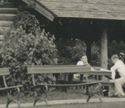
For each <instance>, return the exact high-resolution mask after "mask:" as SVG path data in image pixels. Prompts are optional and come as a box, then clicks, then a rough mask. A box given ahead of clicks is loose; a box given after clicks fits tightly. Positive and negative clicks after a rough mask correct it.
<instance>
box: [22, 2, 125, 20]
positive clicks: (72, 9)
mask: <svg viewBox="0 0 125 108" xmlns="http://www.w3.org/2000/svg"><path fill="white" fill-rule="evenodd" d="M23 1H25V2H27V3H28V2H31V1H32V2H33V1H34V3H36V7H35V9H36V10H37V11H39V12H40V13H41V14H43V15H44V16H45V17H47V18H48V19H50V20H53V19H54V18H55V17H68V18H70V17H71V18H92V19H112V20H125V0H23Z"/></svg>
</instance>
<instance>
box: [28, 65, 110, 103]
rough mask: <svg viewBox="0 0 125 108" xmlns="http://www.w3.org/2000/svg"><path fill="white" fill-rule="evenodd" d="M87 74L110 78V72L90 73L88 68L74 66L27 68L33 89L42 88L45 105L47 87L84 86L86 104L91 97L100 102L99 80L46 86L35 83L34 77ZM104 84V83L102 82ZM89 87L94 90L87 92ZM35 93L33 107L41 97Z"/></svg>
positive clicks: (100, 86) (45, 84)
mask: <svg viewBox="0 0 125 108" xmlns="http://www.w3.org/2000/svg"><path fill="white" fill-rule="evenodd" d="M69 73H70V74H76V73H77V74H87V75H97V76H98V75H99V76H100V75H101V76H110V74H111V73H110V72H105V71H104V72H100V71H91V67H90V66H76V65H44V66H40V65H37V66H28V74H29V75H31V76H32V84H33V86H32V87H33V88H34V89H35V88H37V87H41V88H44V89H42V90H43V94H44V96H45V102H46V103H47V94H48V88H49V87H77V86H78V87H81V86H86V89H87V90H86V95H88V98H87V102H88V101H89V100H90V98H91V97H93V96H97V97H98V98H99V100H100V101H102V100H101V92H102V89H101V88H102V85H101V84H102V82H103V81H101V80H95V81H86V82H80V83H76V84H74V83H72V84H71V83H70V84H67V83H65V84H59V83H58V84H57V83H54V84H47V83H39V84H37V83H36V79H35V78H36V77H35V76H36V75H40V74H41V75H42V74H69ZM103 83H104V82H103ZM91 86H94V90H92V92H91V91H89V88H90V87H91ZM34 92H35V98H34V102H33V105H36V103H37V101H39V100H41V98H42V97H39V96H38V93H37V92H36V91H35V90H34Z"/></svg>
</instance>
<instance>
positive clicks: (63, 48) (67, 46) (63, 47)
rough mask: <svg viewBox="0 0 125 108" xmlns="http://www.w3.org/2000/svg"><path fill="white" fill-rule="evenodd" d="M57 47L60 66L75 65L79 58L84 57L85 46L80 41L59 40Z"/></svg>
mask: <svg viewBox="0 0 125 108" xmlns="http://www.w3.org/2000/svg"><path fill="white" fill-rule="evenodd" d="M62 43H63V44H62ZM57 46H58V50H59V55H60V57H59V58H60V63H61V64H76V62H77V61H78V60H79V59H80V57H81V56H83V55H86V48H87V47H86V44H85V42H84V41H81V40H80V39H70V40H67V41H64V40H59V41H58V43H57Z"/></svg>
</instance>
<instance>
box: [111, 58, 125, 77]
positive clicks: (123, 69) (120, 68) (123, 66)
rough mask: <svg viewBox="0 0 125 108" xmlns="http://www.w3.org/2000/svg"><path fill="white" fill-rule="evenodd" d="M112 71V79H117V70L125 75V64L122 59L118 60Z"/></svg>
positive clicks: (121, 74)
mask: <svg viewBox="0 0 125 108" xmlns="http://www.w3.org/2000/svg"><path fill="white" fill-rule="evenodd" d="M111 71H112V79H115V75H116V71H118V72H119V75H120V76H121V77H125V64H124V63H123V62H122V61H121V60H118V61H117V62H116V63H115V64H114V66H112V68H111Z"/></svg>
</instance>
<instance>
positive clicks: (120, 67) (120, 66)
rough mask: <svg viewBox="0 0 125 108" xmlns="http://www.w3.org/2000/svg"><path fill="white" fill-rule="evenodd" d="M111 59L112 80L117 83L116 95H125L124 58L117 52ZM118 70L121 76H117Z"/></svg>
mask: <svg viewBox="0 0 125 108" xmlns="http://www.w3.org/2000/svg"><path fill="white" fill-rule="evenodd" d="M111 60H112V62H113V64H114V65H113V66H112V67H111V72H112V80H111V81H113V82H114V84H115V91H116V93H115V95H116V96H125V93H124V91H123V88H122V86H123V84H125V64H124V63H123V61H122V60H120V59H119V57H118V55H117V54H114V55H112V57H111ZM116 72H118V73H119V75H120V77H119V78H116Z"/></svg>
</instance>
